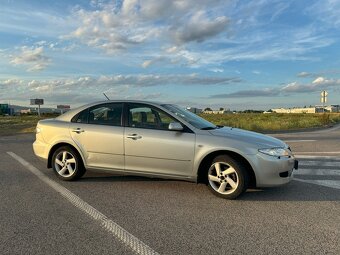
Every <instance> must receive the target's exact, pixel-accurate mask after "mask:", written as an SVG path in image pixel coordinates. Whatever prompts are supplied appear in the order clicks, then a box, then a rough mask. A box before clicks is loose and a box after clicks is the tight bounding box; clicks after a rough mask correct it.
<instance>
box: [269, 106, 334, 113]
mask: <svg viewBox="0 0 340 255" xmlns="http://www.w3.org/2000/svg"><path fill="white" fill-rule="evenodd" d="M323 109H324V110H323ZM271 110H272V112H276V113H321V112H324V111H325V112H340V105H329V106H325V108H324V107H323V106H322V105H316V106H314V107H305V108H276V109H271Z"/></svg>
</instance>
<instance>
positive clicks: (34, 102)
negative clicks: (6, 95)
mask: <svg viewBox="0 0 340 255" xmlns="http://www.w3.org/2000/svg"><path fill="white" fill-rule="evenodd" d="M30 101H31V105H38V115H39V117H40V105H42V104H44V99H38V98H35V99H31V100H30Z"/></svg>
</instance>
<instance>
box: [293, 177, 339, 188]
mask: <svg viewBox="0 0 340 255" xmlns="http://www.w3.org/2000/svg"><path fill="white" fill-rule="evenodd" d="M294 180H295V181H299V182H305V183H310V184H315V185H320V186H324V187H328V188H333V189H340V181H337V180H304V179H300V178H294Z"/></svg>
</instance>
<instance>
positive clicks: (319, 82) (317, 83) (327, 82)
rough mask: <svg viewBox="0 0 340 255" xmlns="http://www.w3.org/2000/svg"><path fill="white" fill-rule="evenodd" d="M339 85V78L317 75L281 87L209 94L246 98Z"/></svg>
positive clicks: (279, 94) (310, 90) (281, 94)
mask: <svg viewBox="0 0 340 255" xmlns="http://www.w3.org/2000/svg"><path fill="white" fill-rule="evenodd" d="M339 87H340V79H326V78H324V77H318V78H316V79H315V80H313V81H312V82H311V83H306V84H300V83H298V82H292V83H288V84H286V85H283V86H281V87H276V88H264V89H256V90H240V91H236V92H233V93H227V94H216V95H211V96H210V98H247V97H274V96H285V95H294V94H297V93H314V92H321V91H322V90H324V89H329V90H334V91H335V90H337V89H339Z"/></svg>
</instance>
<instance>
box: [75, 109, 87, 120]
mask: <svg viewBox="0 0 340 255" xmlns="http://www.w3.org/2000/svg"><path fill="white" fill-rule="evenodd" d="M87 113H88V109H86V110H83V111H81V112H80V113H78V114H77V115H76V116H74V117H73V118H72V120H71V121H72V122H76V123H87V116H88V114H87Z"/></svg>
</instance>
